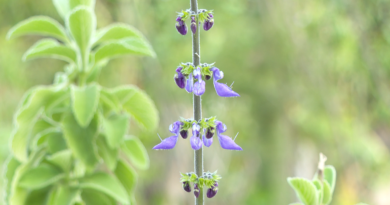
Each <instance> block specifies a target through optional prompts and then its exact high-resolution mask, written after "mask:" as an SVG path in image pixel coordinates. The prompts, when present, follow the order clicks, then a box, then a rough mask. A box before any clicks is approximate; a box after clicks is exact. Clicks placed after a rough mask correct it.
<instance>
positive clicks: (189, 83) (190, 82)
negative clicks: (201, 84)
mask: <svg viewBox="0 0 390 205" xmlns="http://www.w3.org/2000/svg"><path fill="white" fill-rule="evenodd" d="M193 87H194V79H193V78H192V73H190V74H189V75H188V79H187V85H186V91H187V92H189V93H192V88H193Z"/></svg>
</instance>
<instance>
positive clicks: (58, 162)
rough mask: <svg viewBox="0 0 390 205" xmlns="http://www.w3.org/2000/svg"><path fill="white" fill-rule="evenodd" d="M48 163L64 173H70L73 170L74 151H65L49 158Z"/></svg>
mask: <svg viewBox="0 0 390 205" xmlns="http://www.w3.org/2000/svg"><path fill="white" fill-rule="evenodd" d="M47 161H48V162H50V163H52V164H54V165H55V166H57V167H59V168H61V169H62V170H63V171H64V172H66V173H67V172H69V170H70V169H71V168H72V151H70V150H63V151H59V152H57V153H54V154H53V155H51V156H49V157H47Z"/></svg>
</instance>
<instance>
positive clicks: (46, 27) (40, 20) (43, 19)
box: [7, 16, 68, 42]
mask: <svg viewBox="0 0 390 205" xmlns="http://www.w3.org/2000/svg"><path fill="white" fill-rule="evenodd" d="M27 34H36V35H44V36H50V37H54V38H57V39H59V40H61V41H64V42H66V41H68V39H67V37H66V34H65V29H64V27H63V26H62V25H61V24H59V23H58V22H57V21H55V20H54V19H52V18H49V17H47V16H34V17H31V18H28V19H26V20H24V21H22V22H20V23H18V24H16V25H15V26H14V27H12V28H11V30H9V31H8V34H7V38H8V39H10V38H13V37H16V36H21V35H27Z"/></svg>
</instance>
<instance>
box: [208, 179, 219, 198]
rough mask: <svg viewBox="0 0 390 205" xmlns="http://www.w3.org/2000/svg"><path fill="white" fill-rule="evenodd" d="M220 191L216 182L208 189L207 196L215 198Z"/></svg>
mask: <svg viewBox="0 0 390 205" xmlns="http://www.w3.org/2000/svg"><path fill="white" fill-rule="evenodd" d="M217 192H218V182H215V183H214V185H213V186H211V188H209V189H207V198H213V197H214V196H215V195H216V194H217Z"/></svg>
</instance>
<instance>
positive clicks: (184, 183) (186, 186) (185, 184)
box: [183, 181, 191, 192]
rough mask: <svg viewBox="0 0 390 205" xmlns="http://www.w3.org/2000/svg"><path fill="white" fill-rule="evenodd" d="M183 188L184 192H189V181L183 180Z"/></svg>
mask: <svg viewBox="0 0 390 205" xmlns="http://www.w3.org/2000/svg"><path fill="white" fill-rule="evenodd" d="M183 189H184V191H186V192H191V186H190V182H188V181H187V182H183Z"/></svg>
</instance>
